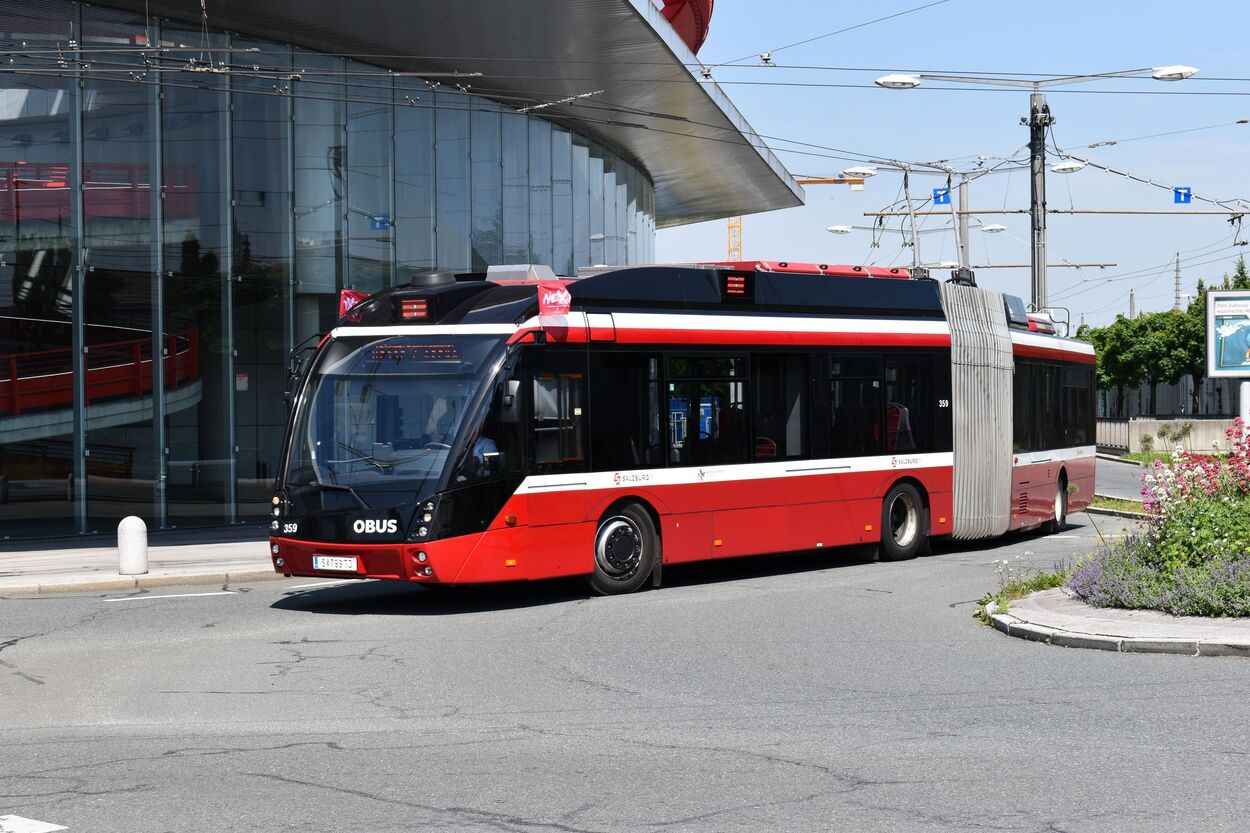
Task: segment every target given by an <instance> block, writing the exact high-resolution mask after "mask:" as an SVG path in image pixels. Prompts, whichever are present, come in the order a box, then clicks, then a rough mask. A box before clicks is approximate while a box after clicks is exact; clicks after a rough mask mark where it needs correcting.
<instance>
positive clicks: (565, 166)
mask: <svg viewBox="0 0 1250 833" xmlns="http://www.w3.org/2000/svg"><path fill="white" fill-rule="evenodd" d="M551 206H552V214H551V218H552V219H551V232H552V248H553V254H552V258H553V259H552V261H551V268H552V269H554V270H555V272H556V274H557V275H572V274H573V136H572V134H571V133H569V132H568V131H567V130H561V129H560V128H558V127H557V128H555V129H554V130H552V131H551Z"/></svg>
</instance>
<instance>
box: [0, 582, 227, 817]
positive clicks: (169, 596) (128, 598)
mask: <svg viewBox="0 0 1250 833" xmlns="http://www.w3.org/2000/svg"><path fill="white" fill-rule="evenodd" d="M233 595H235V591H233V590H218V591H216V592H213V593H168V594H166V595H164V596H149V595H146V594H145V595H142V596H123V597H121V598H120V599H105V600H104V601H106V602H138V601H147V600H148V599H189V598H191V597H193V596H233ZM0 833H5V831H4V830H3V829H0Z"/></svg>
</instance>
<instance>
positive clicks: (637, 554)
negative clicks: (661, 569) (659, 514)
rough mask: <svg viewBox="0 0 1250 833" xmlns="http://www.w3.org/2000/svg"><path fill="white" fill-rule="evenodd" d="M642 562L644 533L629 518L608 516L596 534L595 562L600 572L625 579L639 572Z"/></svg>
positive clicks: (609, 576)
mask: <svg viewBox="0 0 1250 833" xmlns="http://www.w3.org/2000/svg"><path fill="white" fill-rule="evenodd" d="M641 563H642V534H641V533H640V532H639V531H638V527H637V526H635V525H634V523H633V522H632V521H630V520H629V519H628V518H624V517H621V516H619V515H618V516H616V517H614V518H608V519H607V520H606V521H604V522H603V525H602V526H600V527H599V532H598V533H597V534H596V535H595V564H596V565H597V566H598V567H599V570H600V572H602V573H603V574H604V575H606V576H607V577H608V578H611V579H614V580H616V581H624V580H626V579H628V578H630V577H631V576H633V575H634V574H635V573H637V572H638V566H639V565H640V564H641Z"/></svg>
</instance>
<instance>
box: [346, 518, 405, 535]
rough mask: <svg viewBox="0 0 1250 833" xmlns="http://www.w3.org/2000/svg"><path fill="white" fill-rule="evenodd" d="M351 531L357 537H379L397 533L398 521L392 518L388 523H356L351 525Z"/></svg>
mask: <svg viewBox="0 0 1250 833" xmlns="http://www.w3.org/2000/svg"><path fill="white" fill-rule="evenodd" d="M352 531H353V532H355V533H356V534H357V535H360V534H365V535H369V534H373V535H380V534H383V533H386V532H398V531H399V521H397V520H395V519H394V518H391V519H390V520H389V521H356V522H355V523H353V524H352Z"/></svg>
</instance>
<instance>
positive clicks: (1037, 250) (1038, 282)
mask: <svg viewBox="0 0 1250 833" xmlns="http://www.w3.org/2000/svg"><path fill="white" fill-rule="evenodd" d="M1029 105H1030V106H1029V120H1028V125H1029V167H1030V169H1031V171H1032V177H1031V179H1030V181H1031V188H1030V189H1029V222H1030V226H1031V228H1032V232H1033V235H1032V236H1033V260H1032V278H1033V280H1032V285H1033V286H1032V289H1033V309H1034V310H1037V311H1039V312H1040V311H1041V310H1042V309H1043V308H1045V306H1046V128H1047V127H1049V126H1050V125H1052V124H1054V119H1052V118H1051V116H1050V107H1049V105H1047V104H1046V96H1045V95H1043V94H1042V92H1041V90H1040V88H1039V87H1038V86H1037V85H1034V87H1033V94H1032V96H1030V98H1029ZM1021 121H1023V119H1021Z"/></svg>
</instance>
